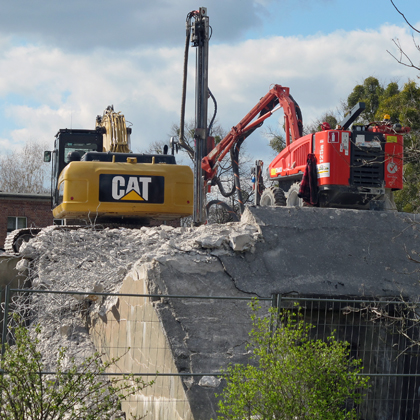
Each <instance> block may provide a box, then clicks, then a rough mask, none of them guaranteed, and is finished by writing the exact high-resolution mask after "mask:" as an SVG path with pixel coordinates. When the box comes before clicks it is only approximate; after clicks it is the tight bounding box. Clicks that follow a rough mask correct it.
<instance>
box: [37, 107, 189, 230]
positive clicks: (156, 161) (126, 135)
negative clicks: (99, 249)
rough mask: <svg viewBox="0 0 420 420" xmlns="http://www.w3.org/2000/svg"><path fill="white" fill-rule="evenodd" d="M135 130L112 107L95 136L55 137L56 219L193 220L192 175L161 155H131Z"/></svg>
mask: <svg viewBox="0 0 420 420" xmlns="http://www.w3.org/2000/svg"><path fill="white" fill-rule="evenodd" d="M130 134H131V128H130V127H127V125H126V121H125V117H124V115H122V114H121V113H119V112H118V113H117V112H115V111H114V108H113V107H112V106H109V107H108V108H107V109H106V110H105V111H104V113H103V115H99V116H98V117H97V118H96V128H95V129H94V130H81V129H63V130H59V132H58V133H57V135H56V138H55V143H54V150H53V151H52V152H45V156H44V160H45V161H47V162H48V161H51V160H52V177H51V179H52V186H51V191H52V208H53V215H54V218H55V219H65V220H67V221H69V220H72V221H73V220H85V221H87V222H88V223H93V222H95V223H118V224H124V223H127V224H133V225H142V224H147V223H148V221H149V220H151V219H153V220H162V221H164V220H173V219H179V218H181V217H185V216H189V215H191V214H192V209H193V173H192V170H191V168H190V167H189V166H184V165H177V164H176V161H175V156H173V155H170V154H168V153H167V152H168V148H167V147H166V148H165V151H164V153H162V154H153V155H151V154H138V153H132V152H131V150H130Z"/></svg>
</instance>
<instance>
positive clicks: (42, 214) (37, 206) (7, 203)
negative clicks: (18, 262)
mask: <svg viewBox="0 0 420 420" xmlns="http://www.w3.org/2000/svg"><path fill="white" fill-rule="evenodd" d="M52 224H53V215H52V212H51V196H50V194H14V193H4V192H0V248H4V245H3V244H4V240H5V239H6V236H7V233H8V232H11V231H12V230H15V229H20V228H24V227H46V226H50V225H52Z"/></svg>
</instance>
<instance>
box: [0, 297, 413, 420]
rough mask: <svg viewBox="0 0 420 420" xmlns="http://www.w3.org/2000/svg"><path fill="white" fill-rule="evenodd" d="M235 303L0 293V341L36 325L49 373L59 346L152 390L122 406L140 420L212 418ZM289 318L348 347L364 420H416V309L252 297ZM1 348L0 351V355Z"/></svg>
mask: <svg viewBox="0 0 420 420" xmlns="http://www.w3.org/2000/svg"><path fill="white" fill-rule="evenodd" d="M250 300H252V297H240V296H233V297H228V296H219V297H217V296H211V297H208V296H163V295H138V294H128V293H126V294H110V293H91V294H88V293H86V292H65V293H63V292H53V291H46V290H38V291H37V290H31V289H26V290H24V291H22V290H18V289H7V290H6V291H5V294H4V303H3V311H4V321H3V329H2V331H3V337H6V340H3V343H4V342H5V341H9V342H13V327H14V325H13V323H14V322H15V321H13V317H11V316H10V315H11V313H12V312H13V313H19V316H20V320H21V322H22V321H23V322H25V323H26V325H34V324H40V325H41V327H42V332H41V334H42V337H41V338H42V339H41V342H40V350H41V352H42V354H43V355H44V359H45V362H46V370H48V371H49V373H51V369H53V364H54V363H53V362H54V355H55V354H56V353H57V349H58V348H59V347H60V346H61V347H66V348H68V352H69V354H71V355H72V356H74V357H76V358H80V360H82V359H83V358H85V357H86V356H88V355H90V354H92V353H93V352H95V351H98V352H100V353H101V354H102V355H103V360H104V361H110V360H113V359H116V360H117V362H116V363H115V364H114V365H113V366H112V368H111V369H110V370H109V373H110V374H113V375H122V374H134V375H140V376H142V377H144V379H147V380H150V379H155V384H154V385H153V386H152V387H150V388H147V389H145V390H144V392H142V393H139V394H137V395H135V396H133V397H130V399H129V400H128V401H127V402H126V403H124V404H123V410H124V411H126V412H133V413H136V414H144V413H147V416H146V419H159V420H162V419H183V420H189V419H194V420H197V419H207V418H208V419H210V418H215V417H216V416H215V408H216V407H215V406H216V398H215V396H214V394H215V393H220V391H221V389H222V387H223V380H222V381H221V379H222V375H220V372H221V370H222V369H224V368H226V367H227V365H228V364H229V363H246V362H247V361H248V357H249V354H248V352H247V348H246V345H247V340H248V332H249V331H250V330H251V327H252V323H251V320H250V312H251V310H250V308H249V301H250ZM260 303H261V306H262V311H261V313H262V315H266V314H267V313H268V310H269V308H270V307H271V306H274V307H275V308H278V310H288V311H294V312H297V313H298V314H299V316H300V317H302V318H303V319H304V320H305V321H306V322H308V323H310V324H312V325H313V328H312V329H311V335H312V337H313V338H314V339H326V338H327V337H328V336H330V335H331V334H333V335H334V336H335V337H336V338H337V339H338V340H342V341H346V342H348V343H349V346H350V350H351V357H354V358H357V359H361V360H362V363H363V368H364V370H363V375H368V376H369V378H370V381H369V385H370V386H369V388H368V390H367V392H366V397H365V399H364V402H363V403H362V404H361V405H360V406H359V407H358V408H357V409H358V412H359V415H360V418H362V419H366V420H367V419H369V420H387V419H390V420H391V419H393V420H394V419H398V420H411V419H417V418H419V415H420V413H419V401H420V397H419V392H418V390H419V389H420V372H419V356H420V354H419V349H418V347H419V346H418V345H417V340H418V339H419V329H418V326H417V306H416V305H414V304H411V303H407V302H402V301H374V300H363V299H348V298H343V299H323V298H313V297H312V298H310V297H290V296H288V297H286V296H279V295H276V296H273V297H270V298H264V299H260ZM3 351H4V349H3Z"/></svg>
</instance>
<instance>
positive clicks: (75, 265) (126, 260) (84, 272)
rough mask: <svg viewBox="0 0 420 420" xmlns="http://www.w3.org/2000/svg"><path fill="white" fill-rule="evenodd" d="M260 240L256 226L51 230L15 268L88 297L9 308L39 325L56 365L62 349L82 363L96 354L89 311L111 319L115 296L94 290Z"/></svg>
mask: <svg viewBox="0 0 420 420" xmlns="http://www.w3.org/2000/svg"><path fill="white" fill-rule="evenodd" d="M258 238H259V231H258V228H257V227H256V226H255V225H251V224H247V223H240V224H238V223H229V224H225V225H207V226H201V227H198V228H189V227H180V228H173V227H171V226H167V225H161V226H158V227H151V228H149V227H142V228H140V229H126V228H120V229H109V228H106V229H103V230H101V229H78V230H63V229H55V228H54V227H49V228H45V229H43V230H42V231H41V232H40V233H39V234H38V236H37V237H36V238H34V239H33V240H31V241H30V242H29V243H24V244H23V245H22V247H21V249H20V254H21V256H23V257H24V259H23V260H21V261H20V262H19V264H18V267H17V268H18V269H20V270H21V271H23V270H29V278H30V280H31V284H32V288H33V289H36V290H54V291H62V292H69V291H77V292H84V294H54V295H51V294H34V295H33V296H32V298H31V303H30V311H28V300H27V297H26V296H24V297H20V298H16V297H15V298H14V304H13V305H12V308H13V309H14V310H15V311H16V312H19V313H21V314H22V315H23V316H24V317H26V316H28V314H29V316H30V318H31V322H32V323H34V324H38V323H39V324H40V325H41V326H42V335H43V337H44V338H45V339H43V340H42V341H41V345H40V349H41V351H42V352H43V354H44V356H45V360H46V361H48V362H51V363H54V359H55V357H54V356H55V355H56V354H57V349H58V348H59V347H60V346H65V347H67V348H68V349H69V351H68V356H69V357H74V356H76V357H81V358H84V357H86V356H88V355H90V354H92V353H93V352H94V351H95V349H94V346H93V345H92V343H91V341H90V339H89V334H88V330H87V329H86V316H85V315H86V312H87V310H89V312H90V313H93V312H97V313H106V312H107V310H109V308H111V307H112V306H113V305H114V304H115V300H116V298H115V297H114V298H112V297H108V298H102V297H99V298H98V296H92V295H90V293H92V292H100V293H101V292H104V293H118V291H119V290H120V288H121V286H122V284H123V280H124V278H125V276H126V275H127V273H129V272H130V270H131V269H132V268H133V266H136V267H139V266H141V265H143V264H146V263H150V262H152V261H154V260H158V259H159V258H162V257H176V256H179V255H180V254H182V255H183V257H184V258H186V259H187V260H191V261H198V260H200V261H206V260H208V259H211V258H214V256H217V255H233V254H234V251H246V250H252V248H253V246H254V244H255V242H256V241H257V240H258Z"/></svg>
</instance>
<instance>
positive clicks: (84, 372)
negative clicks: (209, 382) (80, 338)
mask: <svg viewBox="0 0 420 420" xmlns="http://www.w3.org/2000/svg"><path fill="white" fill-rule="evenodd" d="M36 333H37V336H38V334H39V333H40V329H39V327H38V328H37V329H36ZM15 337H16V344H15V345H14V346H8V345H6V351H5V354H4V357H3V359H2V360H1V369H2V371H3V373H2V374H1V375H0V392H1V400H0V419H2V420H6V419H7V420H53V419H54V420H61V419H72V420H77V419H79V420H101V419H102V420H105V419H106V420H109V419H110V418H111V416H114V415H115V414H116V413H118V412H119V408H120V403H121V401H123V400H126V399H127V398H128V397H130V396H131V395H133V394H135V393H136V392H138V391H140V390H142V389H144V388H146V387H148V386H150V385H152V383H153V381H152V382H144V381H143V380H142V379H141V378H133V377H108V376H101V374H102V373H104V372H105V371H106V369H107V368H108V367H110V366H111V365H114V364H115V363H116V362H117V360H113V361H111V362H107V363H102V361H101V355H100V354H98V353H96V354H94V355H93V356H91V357H88V358H86V359H85V360H84V361H83V362H82V363H79V364H76V362H75V361H74V359H73V360H71V361H70V364H69V366H68V367H67V368H65V367H64V364H65V360H66V349H65V348H61V349H60V350H59V354H58V359H57V366H56V373H55V374H51V375H46V374H42V373H41V372H43V371H44V370H45V369H44V364H43V362H42V355H41V353H40V352H39V351H38V350H37V344H38V343H39V338H38V337H37V338H35V339H31V338H30V334H29V331H28V330H27V329H26V328H24V327H18V328H17V329H16V330H15ZM114 418H115V417H114ZM133 418H138V417H133Z"/></svg>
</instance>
